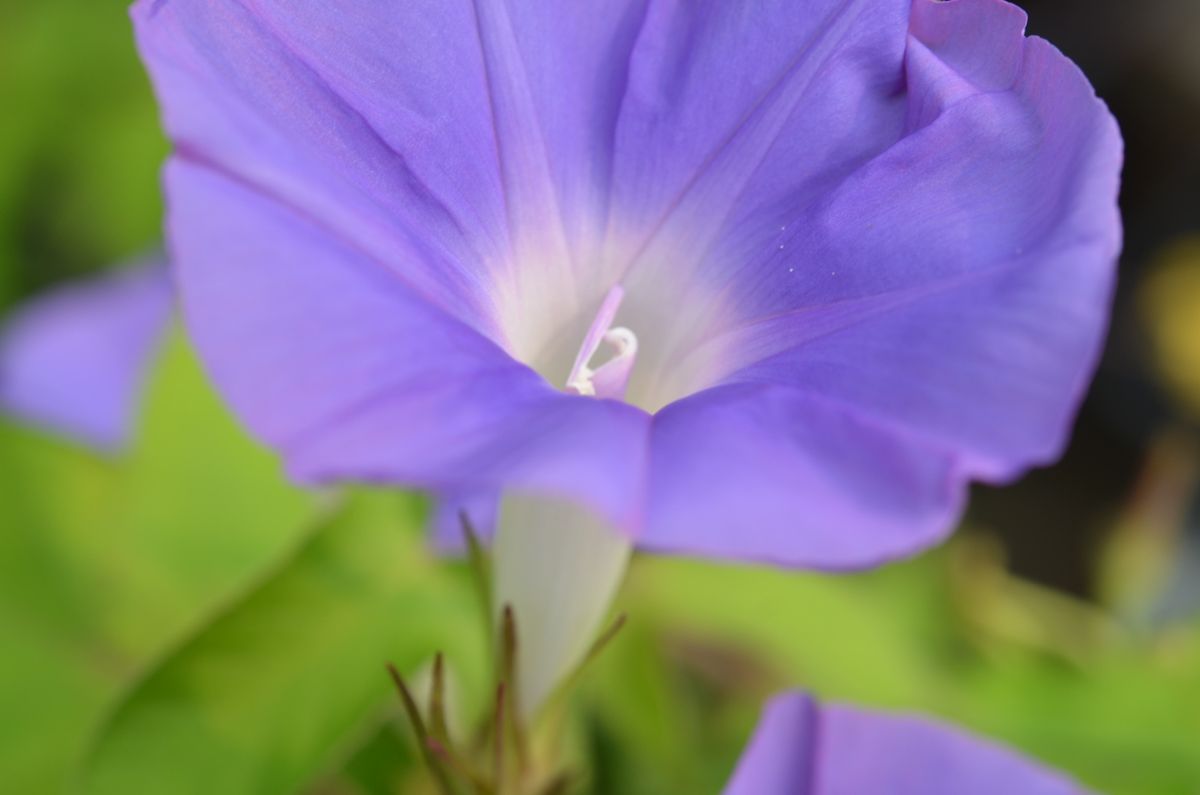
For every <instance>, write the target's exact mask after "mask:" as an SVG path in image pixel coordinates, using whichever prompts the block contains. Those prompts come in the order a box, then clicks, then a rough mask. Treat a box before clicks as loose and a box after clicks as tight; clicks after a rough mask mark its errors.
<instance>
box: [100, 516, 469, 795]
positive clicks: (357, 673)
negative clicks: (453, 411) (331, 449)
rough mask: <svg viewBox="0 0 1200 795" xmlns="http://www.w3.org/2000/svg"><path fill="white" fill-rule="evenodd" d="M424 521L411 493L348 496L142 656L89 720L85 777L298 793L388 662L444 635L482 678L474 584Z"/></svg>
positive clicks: (362, 725)
mask: <svg viewBox="0 0 1200 795" xmlns="http://www.w3.org/2000/svg"><path fill="white" fill-rule="evenodd" d="M421 525H422V521H421V515H420V512H419V511H418V510H417V509H416V505H415V501H414V500H412V499H407V500H405V501H403V502H402V503H401V505H400V506H399V509H398V506H397V502H396V499H395V498H394V497H390V496H388V495H382V496H380V495H376V496H373V497H370V498H365V497H360V498H357V499H355V500H353V501H352V502H351V503H350V505H349V506H348V507H347V508H346V509H345V510H344V511H342V512H341V513H340V514H339V515H338V516H337V517H336V518H335V519H333V520H331V521H329V522H327V523H326V524H325V525H324V526H322V527H320V528H319V529H318V530H317V531H316V532H315V533H314V535H313V536H312V537H311V538H310V539H308V541H307V542H306V543H305V544H304V545H303V546H302V547H301V548H300V549H299V550H298V552H297V553H296V555H295V556H294V557H293V558H292V559H291V560H289V561H287V562H286V564H284V565H283V566H281V567H280V568H279V570H278V571H276V572H274V573H273V574H272V575H271V576H269V577H267V578H266V579H265V580H263V582H262V583H261V584H260V585H259V586H258V587H256V588H254V589H252V590H251V591H250V592H249V593H247V594H246V595H245V596H244V597H243V598H242V599H240V600H238V601H237V602H236V603H234V604H233V605H232V606H231V607H230V608H229V609H228V610H227V611H225V612H223V613H222V614H221V615H219V616H217V617H216V618H214V619H213V620H212V621H211V622H209V623H208V624H207V625H206V626H204V627H203V628H202V629H201V630H200V631H199V632H198V633H197V634H196V635H195V636H194V637H193V638H191V639H190V640H188V641H187V642H186V643H184V644H183V645H182V646H181V647H180V648H179V649H178V650H177V651H175V652H174V653H172V654H170V655H168V656H167V657H166V658H164V659H163V660H161V661H160V662H159V663H158V664H157V665H155V666H153V668H152V669H151V670H150V671H149V672H148V674H147V676H146V677H145V678H144V679H143V680H142V681H141V682H139V683H138V684H137V685H136V686H135V687H134V688H133V689H132V690H131V691H130V692H129V694H128V696H127V697H126V698H125V699H124V700H123V702H122V703H121V704H120V705H119V707H118V708H117V709H116V711H115V712H114V713H113V715H112V717H111V719H110V720H109V721H108V722H107V724H106V725H105V726H104V728H103V730H102V732H101V733H100V735H99V737H98V740H97V743H96V745H95V747H94V749H93V751H92V753H91V754H90V755H89V757H88V759H87V761H86V763H85V765H84V767H83V771H82V777H81V784H82V791H83V792H86V793H91V795H104V794H105V793H114V795H116V794H118V793H119V794H120V795H128V794H129V793H132V792H170V793H172V795H187V794H188V793H196V794H197V795H201V794H203V795H211V793H214V792H219V793H221V794H222V795H238V793H254V795H271V793H291V792H295V791H296V790H297V789H299V788H301V787H303V786H304V785H306V784H308V783H310V782H311V781H313V780H314V779H315V778H316V777H317V776H318V775H319V774H321V773H322V772H323V771H325V770H327V769H329V768H330V767H331V766H333V765H334V764H335V763H336V762H337V761H339V760H340V759H342V758H346V757H347V756H348V755H350V754H351V753H352V752H353V751H354V750H355V748H356V747H357V746H358V745H360V744H362V743H363V742H366V741H367V740H369V739H370V737H371V736H372V735H373V733H374V730H376V729H377V727H378V721H379V720H380V718H381V715H383V714H385V711H386V712H390V710H391V708H392V707H391V705H392V704H393V699H394V694H393V693H392V692H391V690H390V684H389V682H388V678H387V676H386V675H385V673H384V664H385V662H387V661H389V660H390V661H393V662H395V663H396V664H397V665H398V666H400V667H402V668H412V667H413V666H415V665H416V664H418V663H419V662H420V661H422V660H423V659H426V658H427V657H429V656H430V655H431V654H432V653H433V652H434V650H435V649H443V650H445V651H447V652H448V654H449V656H450V657H451V658H452V659H454V660H455V661H456V662H458V663H460V665H459V668H460V670H462V668H463V666H464V665H468V666H469V665H475V666H478V667H477V669H475V670H474V672H473V676H471V677H468V680H469V681H474V682H482V681H483V679H484V671H483V670H482V668H483V667H484V663H485V654H484V649H483V638H482V637H480V635H479V632H478V629H477V621H476V616H475V612H474V611H475V609H476V608H475V605H474V600H473V597H472V595H471V591H470V587H469V584H468V583H467V582H466V581H465V579H464V578H463V577H461V576H457V575H459V574H461V572H456V573H455V574H454V575H448V574H447V573H446V570H445V568H444V567H443V566H441V565H440V564H437V563H436V562H435V561H433V560H432V559H431V558H430V557H429V556H428V553H427V552H426V551H425V546H424V543H423V537H422V533H421Z"/></svg>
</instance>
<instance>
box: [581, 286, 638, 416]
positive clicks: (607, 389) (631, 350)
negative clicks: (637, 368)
mask: <svg viewBox="0 0 1200 795" xmlns="http://www.w3.org/2000/svg"><path fill="white" fill-rule="evenodd" d="M624 297H625V291H624V290H622V289H621V287H620V285H617V286H615V287H613V288H612V289H611V290H609V292H608V295H607V296H605V298H604V303H603V304H601V305H600V311H599V312H598V313H597V314H596V319H595V320H594V321H592V325H591V328H589V329H588V333H587V334H586V335H585V336H584V338H583V345H582V346H581V347H580V348H579V354H578V355H577V356H576V357H575V366H574V367H572V368H571V374H570V375H569V376H568V377H567V391H568V392H574V393H575V394H576V395H586V396H588V397H598V398H613V399H617V400H620V399H622V398H624V397H625V388H626V387H627V386H628V385H629V376H630V374H631V373H632V372H633V363H634V361H635V360H636V359H637V350H638V341H637V335H635V334H634V333H633V332H632V331H630V330H629V329H627V328H624V327H620V326H618V327H616V328H613V327H612V322H613V318H615V317H616V315H617V309H618V308H620V306H621V300H622V299H623V298H624ZM601 342H604V343H606V344H608V345H609V346H610V347H612V348H613V350H614V353H613V355H612V357H611V358H609V359H608V360H606V361H605V362H604V363H603V364H601V365H600V366H599V367H597V368H595V369H592V367H590V366H589V363H590V362H591V360H592V357H593V356H595V355H596V351H597V350H598V349H599V348H600V344H601Z"/></svg>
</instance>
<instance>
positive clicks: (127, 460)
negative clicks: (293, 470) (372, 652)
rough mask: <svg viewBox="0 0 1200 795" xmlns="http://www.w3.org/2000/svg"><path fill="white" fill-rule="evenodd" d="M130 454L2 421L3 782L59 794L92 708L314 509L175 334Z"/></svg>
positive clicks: (272, 557)
mask: <svg viewBox="0 0 1200 795" xmlns="http://www.w3.org/2000/svg"><path fill="white" fill-rule="evenodd" d="M143 416H144V420H143V422H142V423H141V426H140V430H139V433H138V438H137V439H136V442H135V444H134V449H132V450H131V451H130V452H129V454H128V455H125V456H119V457H115V458H111V459H106V458H102V457H100V456H98V455H96V454H95V453H93V452H92V451H90V450H88V449H85V448H83V447H81V446H79V445H77V444H74V443H72V442H70V441H69V440H64V439H60V438H57V437H55V436H53V435H50V434H46V433H42V432H39V431H36V430H33V429H30V428H22V427H20V426H18V425H16V424H13V423H10V422H5V421H3V420H0V506H2V508H0V637H3V638H4V639H5V642H4V646H5V649H6V651H5V653H4V654H0V715H3V716H4V719H5V720H4V724H5V728H0V781H3V782H5V784H6V785H12V786H13V787H15V789H16V790H17V791H20V792H25V793H41V792H60V791H62V782H63V780H64V778H65V777H66V776H67V774H68V772H69V771H70V770H71V769H72V766H73V765H74V763H75V762H76V761H77V757H78V756H79V754H80V752H81V750H82V747H83V744H84V741H85V740H86V738H87V736H88V734H89V732H90V730H91V728H92V726H93V724H94V723H95V721H96V720H97V719H98V718H99V717H100V715H101V710H102V708H103V706H104V705H105V703H106V702H108V701H109V700H110V699H111V698H112V697H113V696H114V695H115V694H116V692H117V691H118V689H119V688H120V687H121V685H122V684H124V683H125V682H127V681H128V679H129V678H130V677H131V676H132V675H133V674H134V672H135V671H137V670H139V669H141V668H142V667H144V665H145V664H146V662H147V661H148V660H149V659H150V658H151V657H152V656H154V655H157V654H161V653H162V651H163V650H164V649H165V648H166V647H167V646H168V645H169V644H171V643H172V641H174V640H175V639H178V638H181V637H183V636H184V635H186V634H187V633H188V631H189V630H190V629H191V628H192V627H193V626H195V625H196V624H197V623H199V622H200V621H201V620H202V619H203V618H204V617H205V616H207V615H209V614H211V612H212V611H213V610H214V609H215V608H216V606H217V605H218V604H219V603H222V602H225V601H228V600H229V599H230V598H232V597H233V596H234V595H236V594H237V593H239V592H241V591H243V590H244V589H245V588H246V587H247V586H248V585H249V583H251V582H252V581H254V579H255V577H256V576H257V575H259V574H261V572H262V571H263V570H264V569H266V568H268V567H270V566H272V565H273V564H275V563H277V562H278V561H279V560H280V559H281V558H282V557H283V556H284V555H286V554H287V553H288V552H289V551H290V550H291V549H292V548H294V546H295V545H296V543H297V542H298V540H299V538H300V537H301V536H302V534H303V533H304V532H305V529H306V526H307V525H308V517H309V516H310V514H311V511H312V508H311V505H312V503H313V502H314V499H313V497H312V496H311V495H308V494H305V493H304V492H302V491H300V490H299V489H297V488H295V487H294V486H292V485H290V484H288V483H287V482H286V481H285V479H284V478H283V476H282V474H281V472H280V469H279V465H278V464H277V463H276V461H275V459H274V457H273V456H272V455H271V454H270V453H269V452H267V451H265V450H264V449H263V448H261V447H260V446H259V445H257V444H256V443H255V442H253V441H252V440H250V439H249V438H247V436H246V434H245V433H244V432H243V431H242V430H241V429H240V428H239V427H238V426H237V424H236V423H235V422H234V421H233V419H232V418H231V417H230V416H229V413H228V411H227V410H226V409H225V408H224V407H223V406H222V404H221V403H220V401H219V400H218V399H217V397H216V396H215V395H214V394H213V392H212V389H211V387H210V386H209V385H208V383H207V381H206V380H205V379H204V377H203V375H202V373H201V372H200V369H199V366H198V364H197V363H196V361H195V358H194V357H193V355H192V353H191V351H190V349H189V348H188V346H187V344H186V342H185V341H184V340H183V338H182V336H181V335H178V334H175V335H173V336H172V337H171V339H170V340H169V341H168V342H167V344H166V345H165V347H164V349H163V351H162V356H161V357H160V360H159V361H158V363H157V365H156V367H155V368H154V373H153V376H152V377H151V379H150V384H149V387H148V390H147V395H146V398H145V400H144V412H143Z"/></svg>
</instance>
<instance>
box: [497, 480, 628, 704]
mask: <svg viewBox="0 0 1200 795" xmlns="http://www.w3.org/2000/svg"><path fill="white" fill-rule="evenodd" d="M630 548H631V545H630V542H629V539H628V538H626V537H624V536H623V535H621V534H620V533H619V532H618V531H617V530H615V529H614V528H612V527H609V526H608V525H607V524H606V523H605V522H604V521H603V520H602V519H601V518H600V517H599V516H597V515H596V514H595V513H593V512H592V511H590V510H588V509H586V508H584V507H583V506H580V505H576V504H574V503H570V502H567V501H564V500H554V499H545V498H539V497H529V496H518V495H511V496H508V497H505V498H504V500H503V502H502V503H501V506H500V517H499V522H498V526H497V530H496V537H495V542H494V544H493V547H492V555H493V572H494V580H493V589H494V596H495V605H496V609H497V611H502V610H503V609H504V606H505V605H511V606H512V609H513V613H514V616H515V618H516V627H517V643H518V651H517V693H518V696H519V699H520V704H519V708H520V712H521V714H522V715H523V716H525V717H529V716H530V715H532V714H533V713H534V711H535V710H537V708H538V707H539V706H541V705H542V703H543V702H544V701H545V699H546V698H547V696H549V695H550V694H551V692H552V691H553V690H554V688H555V687H556V686H557V685H558V684H559V683H560V682H561V681H562V679H563V678H564V677H565V676H567V675H568V674H569V673H570V672H571V671H572V670H573V669H574V667H575V666H577V665H578V664H579V663H580V662H581V661H582V659H583V656H584V655H585V654H586V653H587V650H588V648H589V646H590V645H591V643H592V642H593V641H594V640H595V638H596V637H597V635H598V633H599V631H600V628H601V624H602V622H603V620H604V618H605V615H606V613H607V612H608V609H609V606H610V605H611V604H612V600H613V597H614V596H615V595H616V593H617V589H618V587H619V586H620V584H621V580H622V578H623V577H624V575H625V569H626V565H627V564H628V562H629V553H630ZM497 618H499V615H498V616H497Z"/></svg>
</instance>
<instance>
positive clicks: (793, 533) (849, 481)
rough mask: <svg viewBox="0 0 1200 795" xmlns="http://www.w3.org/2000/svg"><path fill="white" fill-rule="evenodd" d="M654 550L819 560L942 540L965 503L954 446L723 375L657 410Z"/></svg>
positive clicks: (878, 556)
mask: <svg viewBox="0 0 1200 795" xmlns="http://www.w3.org/2000/svg"><path fill="white" fill-rule="evenodd" d="M651 443H652V451H653V452H652V455H651V471H650V487H649V489H648V493H649V495H650V496H649V500H650V503H649V512H648V521H647V525H646V528H645V529H644V531H643V534H642V536H641V538H640V539H639V543H640V545H641V546H642V547H644V548H647V549H652V550H661V551H674V552H682V553H685V554H700V555H706V556H710V557H729V558H740V559H748V560H756V561H762V562H769V563H776V564H783V565H790V566H805V567H814V568H821V569H836V570H841V569H850V568H860V567H863V566H869V565H877V564H879V563H882V562H884V561H886V560H889V559H892V558H896V557H901V556H903V555H906V554H910V553H911V552H912V550H913V549H916V548H923V547H925V546H929V545H931V544H933V543H935V542H936V541H938V540H940V539H941V538H942V537H943V535H944V534H945V533H946V532H948V529H949V528H950V527H951V526H952V525H953V523H954V520H955V519H956V517H957V516H958V513H959V510H960V509H961V505H962V501H963V496H962V493H961V490H960V489H959V488H958V482H959V480H960V477H959V474H958V473H957V471H956V463H955V461H954V458H953V455H952V453H951V452H950V451H947V450H939V449H934V448H930V447H928V446H927V445H924V444H922V443H921V442H920V441H919V440H914V439H910V438H907V437H906V436H905V435H904V434H903V433H901V432H897V430H896V429H894V428H891V427H888V426H884V425H880V424H879V423H878V422H876V421H875V420H873V419H872V418H869V417H858V416H854V415H853V414H848V413H846V412H845V411H844V410H843V408H842V407H841V406H837V405H831V404H829V403H828V402H827V401H825V400H822V399H820V398H819V397H816V396H813V395H811V394H808V393H805V392H803V391H801V390H798V389H790V388H784V387H778V386H728V387H719V388H716V389H712V390H709V391H707V392H702V393H700V394H698V395H695V396H693V397H690V398H686V399H684V400H682V401H679V402H677V403H675V404H673V405H671V406H668V407H667V408H666V409H664V410H663V411H662V412H660V413H659V414H657V415H656V416H655V418H654V430H653V436H652V442H651Z"/></svg>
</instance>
